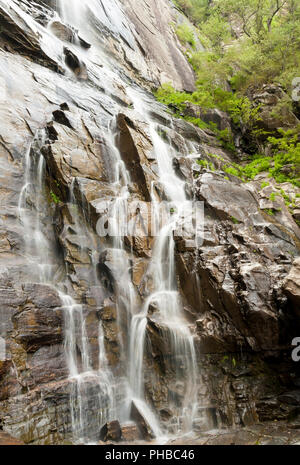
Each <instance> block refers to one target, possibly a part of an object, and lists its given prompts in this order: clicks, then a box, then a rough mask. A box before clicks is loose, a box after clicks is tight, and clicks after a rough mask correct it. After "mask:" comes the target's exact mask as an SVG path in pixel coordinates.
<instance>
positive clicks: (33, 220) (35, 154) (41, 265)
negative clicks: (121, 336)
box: [18, 133, 115, 443]
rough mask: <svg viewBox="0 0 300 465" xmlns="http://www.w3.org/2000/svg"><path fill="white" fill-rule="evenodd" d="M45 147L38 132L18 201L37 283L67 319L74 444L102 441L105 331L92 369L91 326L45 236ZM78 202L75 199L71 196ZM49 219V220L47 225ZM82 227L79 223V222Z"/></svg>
mask: <svg viewBox="0 0 300 465" xmlns="http://www.w3.org/2000/svg"><path fill="white" fill-rule="evenodd" d="M43 144H44V137H43V133H38V134H37V135H36V136H35V138H34V140H33V142H32V144H31V145H30V147H29V149H28V151H27V153H26V156H25V182H24V186H23V188H22V190H21V195H20V199H19V207H18V209H19V218H20V221H21V222H22V225H23V227H24V239H25V253H26V258H27V260H28V262H29V263H30V265H31V266H32V267H33V270H34V271H36V273H33V274H32V275H33V276H34V281H35V282H38V283H41V284H45V285H48V286H51V287H53V288H54V289H55V290H56V291H57V292H58V295H59V297H60V299H61V303H62V308H63V309H64V316H65V353H66V361H67V366H68V369H69V377H70V391H71V392H70V406H71V423H72V440H73V441H74V442H78V443H80V442H85V443H86V442H91V441H93V440H95V441H96V440H97V438H98V434H99V433H98V431H99V429H100V428H101V426H103V424H104V423H105V422H106V421H108V420H109V419H111V418H113V417H114V412H115V405H114V386H113V380H112V376H111V373H110V371H109V369H108V364H107V360H106V357H105V351H104V345H103V330H102V327H101V325H100V326H99V335H98V339H99V361H98V366H97V367H96V368H95V369H93V368H92V362H91V358H90V354H89V342H88V337H87V332H86V322H85V318H84V312H83V307H82V305H81V304H78V303H77V302H75V300H74V299H73V298H72V297H71V296H69V295H67V294H65V293H64V292H63V291H62V290H61V288H62V287H63V281H62V276H63V273H62V270H61V266H60V264H59V263H55V262H53V261H51V257H53V254H51V247H52V248H53V244H51V242H50V241H49V239H48V238H47V236H46V234H45V233H44V231H43V229H44V222H43V220H45V219H47V217H48V218H49V208H48V204H47V199H46V193H45V166H46V163H45V159H44V157H43V155H42V153H41V151H40V149H41V147H42V146H43ZM72 201H73V202H74V197H73V196H72ZM46 223H47V221H45V224H46ZM77 224H79V222H78V221H77ZM91 397H92V399H93V409H94V419H93V424H94V425H95V424H96V425H98V430H97V431H95V432H93V431H92V428H91V425H90V416H89V412H90V411H91V408H90V407H89V402H90V398H91Z"/></svg>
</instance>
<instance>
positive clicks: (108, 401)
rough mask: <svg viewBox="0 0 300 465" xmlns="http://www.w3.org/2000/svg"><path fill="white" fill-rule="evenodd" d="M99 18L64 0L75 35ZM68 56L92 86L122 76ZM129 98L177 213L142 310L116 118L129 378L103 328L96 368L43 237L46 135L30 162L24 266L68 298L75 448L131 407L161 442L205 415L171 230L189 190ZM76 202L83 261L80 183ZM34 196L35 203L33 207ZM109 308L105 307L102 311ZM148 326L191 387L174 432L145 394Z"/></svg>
mask: <svg viewBox="0 0 300 465" xmlns="http://www.w3.org/2000/svg"><path fill="white" fill-rule="evenodd" d="M104 3H105V4H106V3H107V2H104ZM115 5H116V2H114V1H113V2H112V3H111V5H110V7H109V11H112V10H113V9H114V8H115V10H114V11H115V12H116V14H115V18H114V19H115V21H116V24H119V22H120V18H122V13H121V10H119V9H117V8H116V6H115ZM91 11H92V14H93V15H94V16H96V17H97V15H98V14H99V15H101V14H102V13H101V12H103V8H102V7H101V8H100V5H99V2H98V1H97V0H93V1H89V2H88V1H84V0H78V1H77V0H67V1H66V0H59V1H58V13H59V14H60V15H61V17H62V19H63V20H64V21H65V22H68V23H69V24H70V25H71V26H72V27H74V28H78V29H80V28H81V30H82V31H83V33H84V34H87V35H88V34H90V31H89V23H88V19H89V15H90V14H91ZM112 16H113V14H112ZM100 19H101V18H100ZM123 27H124V25H123V26H122V28H123ZM126 31H127V30H126ZM126 31H124V30H123V29H122V31H121V33H122V34H125V33H128V31H127V32H126ZM80 32H81V31H80ZM70 47H71V48H72V47H73V48H74V50H77V49H78V55H79V56H81V57H82V56H83V54H86V55H85V60H86V63H87V67H88V69H89V70H93V72H94V74H93V79H94V80H96V81H97V80H98V81H100V77H102V74H101V75H99V72H101V73H104V72H105V73H106V74H105V76H113V77H115V76H116V72H115V70H114V69H113V68H112V67H111V66H110V65H109V62H108V61H105V60H104V63H105V71H99V72H98V71H96V68H95V60H96V57H97V56H99V55H97V54H98V53H99V54H100V55H101V56H102V55H104V54H105V50H102V49H101V48H99V49H98V48H97V47H95V48H96V52H94V51H92V52H89V51H87V52H86V51H84V52H83V51H82V50H80V45H78V44H76V43H75V44H72V45H70ZM92 48H93V47H92ZM92 54H94V55H92ZM97 84H98V82H97ZM126 91H127V95H128V96H129V97H130V98H131V100H132V102H133V107H134V109H133V111H134V112H136V113H137V114H141V115H143V120H144V121H145V122H146V123H147V125H148V130H149V135H150V139H151V142H152V145H153V153H154V155H155V158H156V160H157V166H158V180H159V183H160V186H161V187H162V190H163V194H164V195H165V197H166V198H168V200H169V201H170V202H172V205H173V206H174V213H173V214H172V215H169V217H168V218H169V219H168V220H167V222H166V223H165V224H164V225H163V226H162V227H161V229H160V231H159V234H158V236H157V238H156V240H155V242H154V247H153V250H152V258H151V260H150V263H149V267H148V270H147V274H148V275H149V276H151V278H152V282H153V286H152V287H153V289H151V293H150V294H149V295H146V297H145V298H144V301H143V302H142V304H141V303H140V301H139V298H138V296H137V291H136V289H135V286H134V285H133V282H132V277H131V267H132V256H133V251H132V250H131V254H130V253H128V245H126V244H125V241H124V237H123V235H122V232H120V231H119V230H118V229H117V227H118V225H120V223H121V224H125V223H127V221H128V218H127V216H126V212H125V208H124V206H125V205H126V203H127V201H128V200H130V197H131V193H130V189H129V186H130V184H131V176H130V173H129V172H128V171H127V169H126V166H125V163H124V161H123V159H122V156H121V152H120V150H119V147H120V141H119V139H118V128H117V124H116V121H117V120H116V115H113V116H112V117H111V120H110V122H109V124H108V127H107V132H106V133H105V134H104V135H103V139H104V141H105V144H104V145H105V147H106V150H107V156H108V158H109V160H110V163H111V172H110V178H111V179H110V181H111V186H112V188H113V190H114V191H115V192H116V196H115V198H114V200H113V201H112V202H111V207H112V208H111V213H112V223H111V231H110V233H111V236H112V237H110V238H108V239H106V240H104V241H103V243H102V245H101V247H103V251H105V252H108V253H109V254H110V256H111V267H112V274H113V278H114V282H115V296H114V297H115V301H116V307H117V318H118V323H119V327H121V326H122V327H123V328H125V333H126V334H121V331H120V334H119V335H118V337H119V342H120V345H121V350H122V351H123V353H124V358H125V360H126V362H125V363H126V365H127V366H126V368H125V369H124V370H123V372H122V370H121V374H120V373H118V374H116V373H113V372H112V370H111V369H110V368H109V363H108V360H107V356H106V353H105V343H104V339H105V337H104V330H103V325H102V322H101V321H100V322H99V327H98V351H99V357H98V361H97V366H95V361H94V360H92V357H91V354H90V343H89V336H88V328H87V321H86V314H85V308H84V305H83V303H82V302H79V301H78V300H79V299H78V296H77V297H74V296H71V295H68V294H66V293H65V289H69V288H70V283H69V282H68V276H67V274H66V272H64V273H62V270H61V264H60V263H56V262H55V260H53V254H52V253H51V247H52V245H53V244H52V243H51V240H49V237H47V235H46V234H45V224H46V223H47V220H46V219H47V215H48V217H49V216H50V212H49V209H48V207H47V199H46V189H45V168H46V162H45V159H44V157H43V155H42V154H41V151H40V148H41V147H42V146H43V144H44V142H45V141H44V140H43V137H41V135H40V134H39V136H38V137H37V138H35V140H34V142H33V144H31V146H30V148H29V149H28V152H27V153H26V156H25V166H24V168H25V179H24V186H23V188H22V191H21V194H20V200H19V216H20V220H21V221H22V223H23V225H24V230H25V238H26V248H25V250H26V257H27V259H28V261H29V262H30V263H34V264H35V266H36V269H37V273H36V276H35V282H40V283H44V284H47V285H49V286H52V287H54V288H55V289H56V291H57V292H58V294H59V296H60V300H61V305H62V308H63V310H64V321H65V342H64V349H65V356H66V361H67V366H68V370H69V386H70V411H71V424H72V440H73V442H75V443H91V442H96V441H97V439H99V431H100V429H101V427H102V426H103V425H104V424H105V422H107V421H110V420H115V419H118V420H120V421H130V420H131V409H132V405H133V403H134V404H135V407H136V408H138V410H139V412H140V413H141V415H142V416H143V417H144V419H145V420H146V422H147V423H148V425H149V426H150V428H151V430H152V432H153V435H154V436H155V437H157V438H160V439H161V438H162V437H163V436H167V435H175V436H176V435H179V434H184V433H188V432H190V431H191V430H192V423H193V417H194V414H195V412H196V411H197V389H196V386H197V376H198V370H197V360H196V353H195V348H194V340H193V335H192V333H191V331H190V329H189V326H188V322H187V320H186V318H185V316H184V313H183V308H182V303H181V299H180V294H179V292H178V289H177V280H176V266H175V241H174V238H173V231H174V229H175V228H176V224H177V222H178V220H179V219H180V216H181V214H182V212H183V209H184V208H185V207H184V204H185V202H186V194H185V184H184V182H183V181H181V180H180V179H179V178H178V177H177V176H176V174H175V172H174V168H173V165H172V157H173V152H172V149H171V146H170V145H169V144H168V143H167V142H166V141H164V140H163V139H162V138H161V137H160V135H159V134H158V132H157V128H156V123H155V122H154V121H153V120H152V118H151V116H150V111H149V109H148V105H149V104H148V102H147V100H146V99H145V94H144V93H143V91H142V90H139V89H137V88H136V89H133V88H132V87H127V89H126ZM75 191H76V192H75ZM78 191H79V194H78ZM69 194H70V198H69V203H68V208H69V210H70V212H71V215H72V217H73V219H74V225H73V226H74V231H75V233H76V238H77V241H78V246H79V247H78V248H79V255H81V254H83V253H84V249H85V247H86V243H87V242H89V240H90V239H91V238H90V234H89V228H88V227H87V224H86V223H87V218H86V216H87V215H86V214H85V212H82V211H81V212H80V210H83V209H84V207H83V208H82V204H81V206H80V205H79V203H80V202H78V200H77V199H78V195H79V196H80V195H81V192H80V183H79V182H77V179H76V178H74V177H73V178H72V180H71V182H70V185H69ZM82 196H83V195H82ZM29 197H30V202H29V201H28V200H29ZM151 201H152V206H153V207H154V216H155V217H159V214H160V213H159V209H160V203H161V202H160V200H159V199H158V196H157V194H156V193H155V189H154V183H153V185H152V196H151ZM90 242H92V239H91V240H90ZM98 247H99V244H93V246H92V250H91V251H90V261H91V263H90V266H91V267H92V269H93V270H94V274H93V276H94V278H93V280H94V282H93V283H90V284H94V285H95V286H99V285H100V283H99V282H98V281H97V279H98V278H97V273H96V265H97V263H98V261H99V255H100V252H101V251H102V250H101V251H100V250H99V248H98ZM62 276H63V278H62ZM102 303H103V302H97V304H98V305H99V307H100V306H101V304H102ZM152 307H155V309H156V311H155V312H154V314H153V315H150V308H152ZM149 319H152V320H153V321H154V322H157V323H158V324H159V325H160V326H161V328H163V332H164V334H163V335H162V342H163V344H164V348H165V350H166V352H167V354H166V355H164V358H165V361H166V363H170V366H171V370H172V384H174V386H175V387H178V386H181V385H182V384H183V389H182V390H183V394H182V400H181V401H180V402H179V401H178V400H177V399H176V398H175V397H176V396H175V395H174V396H173V397H174V398H173V397H172V395H171V394H170V398H169V403H170V406H171V407H172V421H171V422H170V423H169V424H167V425H166V424H163V423H162V422H161V419H160V418H159V416H158V414H157V412H156V411H155V406H154V405H152V404H151V403H150V402H149V395H148V393H147V389H146V386H145V381H146V365H145V364H146V359H147V357H148V356H149V353H150V352H151V351H147V347H149V345H150V339H149V334H148V329H149ZM148 352H149V353H148ZM167 359H168V360H167ZM117 391H118V395H117ZM123 391H125V392H123ZM118 396H119V397H122V399H123V401H122V405H119V403H118V401H117V397H118ZM161 440H162V439H161Z"/></svg>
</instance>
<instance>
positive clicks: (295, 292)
mask: <svg viewBox="0 0 300 465" xmlns="http://www.w3.org/2000/svg"><path fill="white" fill-rule="evenodd" d="M283 289H284V292H285V294H286V295H287V297H288V299H289V300H290V302H291V303H292V305H293V307H294V310H295V312H296V314H297V315H298V316H299V308H300V259H299V258H297V260H295V261H294V263H293V267H292V269H291V271H290V273H289V274H288V276H287V277H286V279H285V281H284V284H283Z"/></svg>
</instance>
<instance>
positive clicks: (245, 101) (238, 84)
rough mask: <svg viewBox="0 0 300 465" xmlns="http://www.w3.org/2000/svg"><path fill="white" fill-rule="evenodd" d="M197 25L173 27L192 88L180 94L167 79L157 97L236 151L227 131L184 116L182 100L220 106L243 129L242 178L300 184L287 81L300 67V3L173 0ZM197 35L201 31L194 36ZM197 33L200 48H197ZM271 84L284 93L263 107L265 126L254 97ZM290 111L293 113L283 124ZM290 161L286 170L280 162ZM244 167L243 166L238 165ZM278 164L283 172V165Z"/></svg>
mask: <svg viewBox="0 0 300 465" xmlns="http://www.w3.org/2000/svg"><path fill="white" fill-rule="evenodd" d="M174 3H175V4H176V6H177V7H178V8H179V9H180V10H182V11H183V12H184V13H185V15H186V16H187V17H188V19H189V20H190V22H192V23H193V25H194V26H195V28H194V29H192V28H191V27H188V26H187V25H181V26H180V27H179V28H177V29H176V32H177V34H178V37H179V39H180V41H181V43H182V44H183V45H184V46H185V51H186V55H187V57H188V60H189V61H190V63H191V65H192V67H193V69H194V71H195V74H196V77H197V81H196V90H195V92H193V93H186V92H179V91H177V90H175V89H174V88H173V87H172V86H171V84H165V85H163V86H162V87H161V88H160V89H158V90H157V92H156V97H157V98H158V100H159V101H161V102H162V103H164V104H166V105H169V107H170V108H171V110H172V111H173V112H174V113H175V114H176V115H177V116H178V117H183V118H185V119H187V120H188V121H189V122H191V123H193V124H195V125H197V126H199V127H200V128H206V127H208V126H209V128H210V129H213V130H214V132H215V133H216V135H217V137H218V138H219V140H220V141H221V142H222V144H223V146H224V147H225V148H226V149H229V150H231V151H232V152H234V151H235V146H234V142H233V137H232V134H230V132H228V130H225V131H219V130H218V129H217V128H216V127H215V126H214V125H213V124H208V125H207V123H204V122H203V121H202V120H201V119H200V118H194V117H191V116H190V115H187V114H186V112H185V110H186V106H187V103H192V104H194V105H197V106H199V107H201V108H217V109H219V110H222V111H224V112H226V113H228V114H229V115H230V116H231V120H232V126H233V132H234V131H235V130H237V131H240V130H242V132H243V134H245V133H246V134H247V138H248V141H250V143H249V147H248V150H247V148H244V152H245V154H246V155H247V154H248V158H249V164H248V165H247V166H246V167H244V168H243V176H246V177H247V178H249V177H250V178H253V176H254V175H255V174H257V173H258V172H260V171H265V170H267V171H269V173H270V176H273V177H274V178H275V179H276V181H277V182H285V181H290V182H292V183H293V184H295V185H297V186H300V183H299V164H300V126H299V125H298V124H297V121H298V120H297V118H298V117H299V114H300V109H299V106H298V105H297V103H296V102H293V100H292V98H291V95H292V90H293V88H292V83H293V80H294V79H295V78H296V77H297V76H298V74H299V71H298V70H299V68H300V4H299V2H297V1H295V0H267V1H264V2H262V1H261V0H215V1H213V2H212V1H210V0H176V1H174ZM195 36H198V37H195ZM196 39H198V40H200V42H201V43H202V44H203V46H204V50H199V49H198V50H197V49H196V47H195V44H196ZM266 85H272V86H275V88H278V89H279V91H278V92H281V95H280V98H277V99H275V101H274V103H273V104H272V106H271V107H268V113H267V114H268V118H270V119H273V120H274V119H275V120H276V121H278V124H277V127H276V128H271V129H270V128H269V127H268V124H267V125H266V124H265V121H263V117H262V111H261V104H260V103H259V102H257V101H256V100H255V98H254V96H255V94H259V93H263V92H264V90H263V88H264V86H266ZM287 115H293V118H292V123H291V122H290V121H289V125H288V128H287V127H286V124H285V123H286V121H287V120H288V117H287ZM286 165H288V166H289V169H288V170H284V169H283V167H285V166H286ZM240 169H242V168H240ZM282 169H283V170H282ZM235 174H236V173H235Z"/></svg>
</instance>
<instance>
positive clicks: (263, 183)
mask: <svg viewBox="0 0 300 465" xmlns="http://www.w3.org/2000/svg"><path fill="white" fill-rule="evenodd" d="M269 185H270V183H269V182H266V181H265V182H262V183H261V186H260V188H261V189H264V188H265V187H268V186H269Z"/></svg>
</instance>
